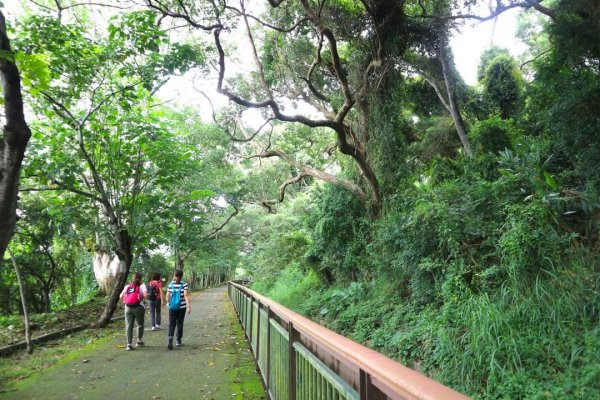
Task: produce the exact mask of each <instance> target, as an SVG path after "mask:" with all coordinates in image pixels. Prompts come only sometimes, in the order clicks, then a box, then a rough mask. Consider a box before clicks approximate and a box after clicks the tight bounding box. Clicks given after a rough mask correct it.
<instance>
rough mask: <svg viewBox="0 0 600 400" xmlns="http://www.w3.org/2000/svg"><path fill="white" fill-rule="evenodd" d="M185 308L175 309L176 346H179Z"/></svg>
mask: <svg viewBox="0 0 600 400" xmlns="http://www.w3.org/2000/svg"><path fill="white" fill-rule="evenodd" d="M185 311H186V309H185V308H180V309H179V310H177V346H181V338H182V337H183V320H184V319H185Z"/></svg>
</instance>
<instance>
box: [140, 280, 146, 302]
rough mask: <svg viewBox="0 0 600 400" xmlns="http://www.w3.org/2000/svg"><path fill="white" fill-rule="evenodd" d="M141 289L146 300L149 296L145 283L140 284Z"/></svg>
mask: <svg viewBox="0 0 600 400" xmlns="http://www.w3.org/2000/svg"><path fill="white" fill-rule="evenodd" d="M140 291H141V292H142V299H143V300H146V299H147V298H148V288H147V287H146V284H145V283H142V285H141V286H140Z"/></svg>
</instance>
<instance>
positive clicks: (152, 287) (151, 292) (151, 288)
mask: <svg viewBox="0 0 600 400" xmlns="http://www.w3.org/2000/svg"><path fill="white" fill-rule="evenodd" d="M157 292H158V288H157V287H156V283H154V284H151V283H150V282H148V300H156V294H157Z"/></svg>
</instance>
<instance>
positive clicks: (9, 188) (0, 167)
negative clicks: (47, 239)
mask: <svg viewBox="0 0 600 400" xmlns="http://www.w3.org/2000/svg"><path fill="white" fill-rule="evenodd" d="M0 52H1V53H0V85H1V86H2V95H3V99H4V102H3V103H4V122H5V125H4V127H3V134H2V140H1V141H0V260H2V259H3V258H4V252H5V251H6V247H7V246H8V242H9V241H10V238H11V236H12V234H13V232H14V228H15V223H16V220H17V214H16V210H17V199H18V191H19V172H20V170H21V164H22V162H23V157H24V155H25V149H26V147H27V143H28V142H29V138H30V137H31V131H30V130H29V127H28V126H27V122H26V121H25V114H24V112H23V97H22V94H21V77H20V75H19V69H18V68H17V65H16V62H15V54H14V52H13V51H12V49H11V45H10V40H9V39H8V35H7V31H6V21H5V18H4V14H3V13H2V11H0Z"/></svg>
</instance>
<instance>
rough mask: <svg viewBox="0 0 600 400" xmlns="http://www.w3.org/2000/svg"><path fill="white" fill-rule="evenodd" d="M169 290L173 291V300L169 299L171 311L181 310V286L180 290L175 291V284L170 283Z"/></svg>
mask: <svg viewBox="0 0 600 400" xmlns="http://www.w3.org/2000/svg"><path fill="white" fill-rule="evenodd" d="M169 289H171V298H170V299H169V310H173V311H175V310H179V307H180V306H181V286H179V289H175V286H174V285H173V283H170V284H169Z"/></svg>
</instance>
